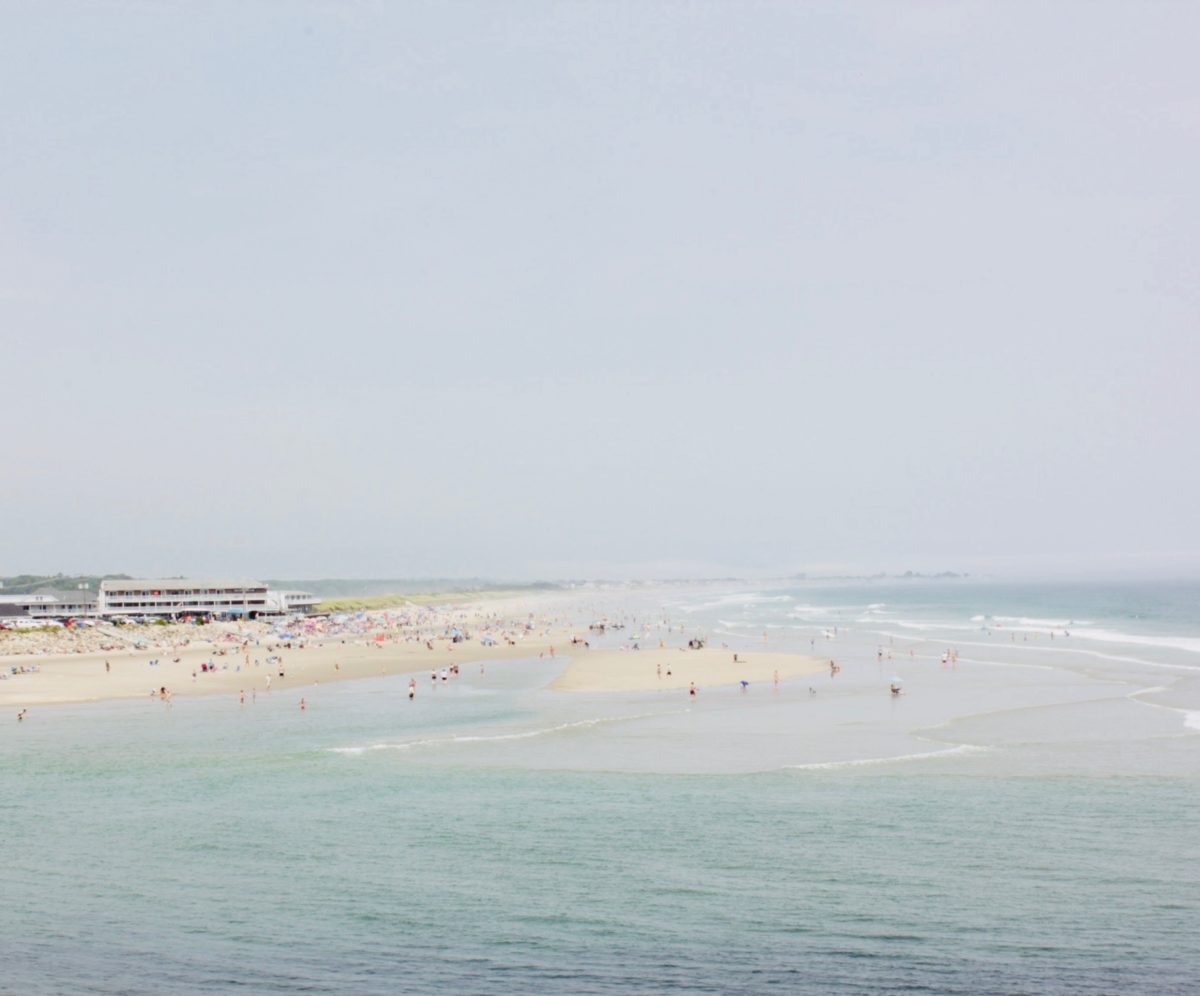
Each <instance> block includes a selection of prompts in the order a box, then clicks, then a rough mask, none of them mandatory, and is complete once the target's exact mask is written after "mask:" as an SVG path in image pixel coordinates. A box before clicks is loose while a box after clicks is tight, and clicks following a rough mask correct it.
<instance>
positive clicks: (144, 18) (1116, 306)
mask: <svg viewBox="0 0 1200 996" xmlns="http://www.w3.org/2000/svg"><path fill="white" fill-rule="evenodd" d="M2 9H3V16H4V30H3V32H0V364H2V366H0V369H2V370H3V380H2V382H0V383H2V384H3V399H4V404H3V407H4V410H5V416H6V417H5V418H4V422H3V426H4V431H3V437H2V438H3V444H2V447H0V454H2V455H0V523H3V526H4V528H3V539H2V540H0V575H4V574H13V573H17V572H35V573H40V572H55V571H62V572H64V573H73V572H126V573H131V574H135V575H138V574H141V575H154V574H171V575H179V574H212V573H219V574H235V575H251V576H259V577H309V578H311V577H425V576H438V577H453V576H484V577H495V578H506V579H526V580H532V579H535V578H548V579H559V578H584V577H661V576H713V575H730V574H738V575H765V574H780V573H792V572H798V571H807V572H810V573H819V572H827V571H834V572H842V571H847V572H857V571H864V572H873V571H903V570H907V569H912V570H924V571H937V570H960V571H961V570H966V571H972V572H976V573H979V572H983V573H988V572H991V573H995V574H1000V575H1004V574H1021V573H1026V574H1031V573H1032V574H1036V573H1039V572H1044V573H1060V574H1071V573H1076V574H1079V575H1080V576H1087V575H1090V574H1092V573H1095V572H1108V573H1111V572H1123V571H1133V572H1146V573H1154V572H1163V573H1168V574H1191V575H1196V574H1200V514H1198V503H1197V496H1200V444H1198V442H1197V439H1198V434H1197V433H1198V430H1200V390H1198V389H1197V388H1198V384H1197V380H1198V375H1200V307H1198V305H1200V300H1198V295H1200V290H1198V288H1200V211H1198V208H1200V193H1198V190H1200V184H1198V183H1197V177H1200V60H1197V59H1196V58H1195V47H1194V46H1195V39H1196V38H1197V37H1200V6H1196V5H1191V4H1183V3H1144V4H1129V3H1103V2H1101V3H1090V2H1089V3H1069V2H1064V3H1056V4H1034V3H1007V2H1005V3H1001V2H995V3H984V4H973V3H947V4H930V3H909V4H897V3H890V2H888V3H862V4H836V3H813V4H788V3H732V2H730V3H715V2H714V3H669V2H661V3H654V2H651V3H646V2H637V3H607V2H605V3H587V2H579V3H567V4H562V3H528V2H517V3H511V4H496V3H491V2H480V3H451V4H446V3H419V2H412V3H404V4H393V3H384V2H311V0H310V2H303V0H302V2H296V3H288V4H281V3H274V2H266V0H260V2H254V0H248V2H247V0H240V2H224V3H223V2H215V3H158V2H149V0H137V2H133V0H126V2H103V0H101V2H87V3H82V2H81V3H70V2H60V0H37V2H32V0H30V2H26V0H5V2H3V4H2Z"/></svg>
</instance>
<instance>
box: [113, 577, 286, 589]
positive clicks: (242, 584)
mask: <svg viewBox="0 0 1200 996" xmlns="http://www.w3.org/2000/svg"><path fill="white" fill-rule="evenodd" d="M100 588H101V590H103V591H106V592H116V591H152V590H153V591H195V590H196V589H198V588H201V589H203V588H238V589H241V588H266V585H265V584H264V583H263V582H262V581H253V580H251V579H249V578H135V579H134V580H132V581H101V582H100Z"/></svg>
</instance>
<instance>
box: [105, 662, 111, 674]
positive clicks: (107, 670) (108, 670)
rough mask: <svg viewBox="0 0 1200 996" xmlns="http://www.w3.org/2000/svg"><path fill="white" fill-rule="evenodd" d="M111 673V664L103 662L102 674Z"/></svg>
mask: <svg viewBox="0 0 1200 996" xmlns="http://www.w3.org/2000/svg"><path fill="white" fill-rule="evenodd" d="M111 671H112V665H111V664H109V663H108V661H105V662H104V673H105V674H108V673H110V672H111Z"/></svg>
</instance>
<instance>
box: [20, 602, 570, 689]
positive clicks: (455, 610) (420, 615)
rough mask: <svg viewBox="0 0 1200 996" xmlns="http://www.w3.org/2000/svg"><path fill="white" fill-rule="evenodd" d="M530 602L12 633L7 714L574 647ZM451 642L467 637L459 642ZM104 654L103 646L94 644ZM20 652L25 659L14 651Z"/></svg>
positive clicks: (418, 671)
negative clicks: (291, 634)
mask: <svg viewBox="0 0 1200 996" xmlns="http://www.w3.org/2000/svg"><path fill="white" fill-rule="evenodd" d="M539 608H541V609H546V608H547V607H546V606H545V605H544V604H540V603H535V602H533V601H532V600H519V601H518V600H513V601H511V602H506V603H502V604H498V603H497V602H495V601H491V602H479V603H469V604H461V605H449V606H440V607H436V608H432V607H424V606H409V607H405V608H403V609H397V610H390V611H381V612H374V613H361V614H356V615H352V616H350V617H349V618H348V620H347V621H345V622H343V623H341V624H336V623H332V622H325V621H312V622H311V624H310V625H312V626H314V627H319V629H318V630H317V631H315V632H309V633H307V634H305V635H302V636H300V637H298V638H291V639H289V638H284V637H281V636H280V635H279V630H278V629H275V628H272V626H270V625H269V624H267V623H261V622H259V623H244V622H243V623H214V624H209V625H206V626H188V625H172V626H161V627H159V626H144V627H136V628H132V627H121V628H119V629H118V628H114V627H96V628H94V629H90V630H81V631H80V632H79V633H78V634H72V633H70V632H67V631H60V632H58V633H24V634H23V633H19V632H18V633H6V634H4V636H5V637H6V639H5V641H4V644H3V649H4V650H6V651H8V652H7V653H4V654H0V673H2V675H3V678H2V680H0V708H13V709H22V708H25V707H28V706H33V705H45V704H50V703H62V702H91V701H102V700H108V699H123V698H140V697H147V696H149V695H151V694H152V693H157V692H158V691H159V690H160V689H166V691H167V692H168V693H169V694H170V695H172V696H174V695H204V694H226V695H231V696H239V695H241V694H242V693H244V694H245V695H246V697H247V698H250V697H252V696H255V695H261V694H266V693H271V694H277V693H280V692H291V693H294V694H296V695H297V697H299V696H300V695H303V689H305V688H306V687H310V686H312V685H315V684H318V683H321V682H330V681H346V680H351V679H355V678H366V677H379V676H380V675H389V674H414V675H418V676H422V680H423V682H424V683H425V684H428V682H429V672H430V671H432V670H435V669H436V670H440V669H442V668H444V667H449V666H451V665H452V664H458V665H459V666H460V667H461V666H463V665H464V664H466V663H468V662H469V663H471V664H472V665H474V666H478V665H479V664H480V663H482V664H484V666H486V662H487V661H489V660H502V659H511V658H519V657H538V656H540V655H543V654H546V655H548V654H550V653H551V649H552V648H554V647H559V648H561V647H564V646H566V645H568V644H569V643H570V640H571V636H572V633H573V630H572V628H571V627H570V625H569V624H568V623H566V622H565V621H563V620H561V619H557V618H551V617H550V614H549V612H545V613H542V614H539V613H538V612H537V611H536V610H537V609H539ZM454 634H461V635H460V637H459V639H458V640H457V641H456V640H455V638H454ZM101 646H102V647H106V648H107V649H96V648H97V647H101ZM13 650H19V651H24V652H18V653H13Z"/></svg>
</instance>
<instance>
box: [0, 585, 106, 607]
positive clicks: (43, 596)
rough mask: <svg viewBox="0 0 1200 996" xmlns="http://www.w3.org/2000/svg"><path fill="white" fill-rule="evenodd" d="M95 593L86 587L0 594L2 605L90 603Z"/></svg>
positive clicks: (41, 589) (94, 600)
mask: <svg viewBox="0 0 1200 996" xmlns="http://www.w3.org/2000/svg"><path fill="white" fill-rule="evenodd" d="M96 598H97V596H96V593H95V592H94V591H88V589H86V588H39V589H38V590H37V591H34V592H28V593H26V594H24V595H0V604H4V605H54V604H63V603H65V604H67V605H91V604H94V603H95V602H96Z"/></svg>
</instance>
